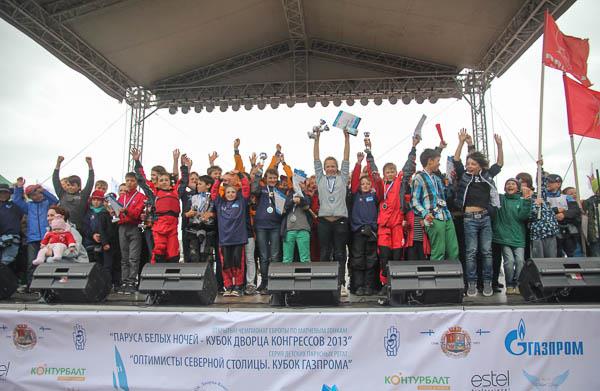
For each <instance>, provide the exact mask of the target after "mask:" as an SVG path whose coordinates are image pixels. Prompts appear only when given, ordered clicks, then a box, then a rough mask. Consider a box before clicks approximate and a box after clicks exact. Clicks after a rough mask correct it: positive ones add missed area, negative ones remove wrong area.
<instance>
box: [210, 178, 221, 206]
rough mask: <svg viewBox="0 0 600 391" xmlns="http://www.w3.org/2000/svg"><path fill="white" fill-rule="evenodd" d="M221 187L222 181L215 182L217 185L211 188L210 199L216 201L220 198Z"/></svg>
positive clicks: (214, 184)
mask: <svg viewBox="0 0 600 391" xmlns="http://www.w3.org/2000/svg"><path fill="white" fill-rule="evenodd" d="M220 187H221V181H220V180H218V179H217V180H215V183H213V185H212V186H211V187H210V199H211V200H213V201H216V200H217V198H219V188H220Z"/></svg>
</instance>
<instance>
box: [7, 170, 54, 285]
mask: <svg viewBox="0 0 600 391" xmlns="http://www.w3.org/2000/svg"><path fill="white" fill-rule="evenodd" d="M23 190H24V191H23ZM23 193H25V195H26V196H27V198H29V200H30V201H31V202H27V201H26V200H25V199H24V198H23ZM13 202H14V203H15V205H17V206H18V207H19V208H20V209H21V211H22V212H23V213H24V214H26V215H27V232H26V234H25V235H26V236H25V240H26V243H27V263H28V270H31V261H33V260H34V259H35V257H36V255H37V253H38V251H40V242H41V241H42V239H43V238H44V235H45V234H46V231H47V230H48V218H47V214H48V208H49V207H50V205H57V204H58V198H56V197H55V196H54V194H52V193H50V192H49V191H48V190H46V189H44V188H43V187H42V185H29V186H27V187H25V179H23V178H18V179H17V183H15V193H14V194H13ZM27 275H28V279H29V280H30V279H31V273H27ZM28 282H31V281H28Z"/></svg>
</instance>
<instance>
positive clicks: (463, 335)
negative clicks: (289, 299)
mask: <svg viewBox="0 0 600 391" xmlns="http://www.w3.org/2000/svg"><path fill="white" fill-rule="evenodd" d="M598 325H600V310H598V309H591V308H588V309H581V308H579V309H562V308H557V309H539V308H535V309H533V308H532V309H530V310H529V309H527V310H511V309H506V310H467V311H462V310H445V311H435V310H432V311H423V312H373V313H367V312H320V313H319V312H301V311H298V312H287V311H286V312H275V313H272V312H186V313H180V312H83V311H82V312H75V311H62V312H56V311H39V312H38V311H0V352H1V355H0V389H1V390H28V391H33V390H44V391H46V390H73V391H74V390H131V391H137V390H139V391H149V390H190V391H192V390H194V391H202V390H204V391H223V390H316V391H323V390H338V391H348V390H384V391H385V390H460V391H464V390H470V391H509V390H513V391H522V390H563V391H570V390H600V376H598V362H600V335H599V333H598Z"/></svg>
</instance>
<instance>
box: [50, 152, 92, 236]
mask: <svg viewBox="0 0 600 391" xmlns="http://www.w3.org/2000/svg"><path fill="white" fill-rule="evenodd" d="M64 160H65V158H64V157H63V156H59V157H58V158H57V159H56V167H55V168H54V173H53V174H52V183H53V184H54V191H55V192H56V195H57V196H58V199H59V200H60V205H61V206H62V207H63V208H64V209H66V210H67V211H68V212H69V216H70V218H69V221H70V222H71V223H73V224H75V227H76V228H77V230H78V231H79V232H81V231H82V229H83V226H82V222H83V216H84V215H85V212H86V211H87V202H88V198H90V194H91V193H92V187H93V185H94V167H93V166H92V158H91V157H86V158H85V161H86V163H87V165H88V169H89V172H88V179H87V182H86V184H85V188H84V189H83V190H81V178H79V177H78V176H77V175H71V176H70V177H68V179H67V181H68V184H67V189H66V190H63V187H62V185H61V182H60V179H59V178H60V165H61V164H62V162H63V161H64Z"/></svg>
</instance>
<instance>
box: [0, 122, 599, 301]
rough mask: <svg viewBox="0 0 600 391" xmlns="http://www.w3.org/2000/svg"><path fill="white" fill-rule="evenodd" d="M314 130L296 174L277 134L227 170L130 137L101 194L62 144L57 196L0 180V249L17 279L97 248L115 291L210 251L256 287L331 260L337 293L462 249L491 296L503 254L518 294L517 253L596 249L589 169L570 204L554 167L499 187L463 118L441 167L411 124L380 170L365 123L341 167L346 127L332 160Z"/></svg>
mask: <svg viewBox="0 0 600 391" xmlns="http://www.w3.org/2000/svg"><path fill="white" fill-rule="evenodd" d="M320 137H321V133H320V132H316V133H315V136H314V149H313V155H314V169H315V172H314V175H313V176H311V177H309V178H307V179H306V178H304V177H302V176H300V175H296V174H295V173H294V172H293V171H292V169H291V168H290V166H289V165H288V164H287V162H286V160H285V157H284V154H283V153H282V148H281V146H280V145H277V147H276V152H275V154H274V156H273V158H272V160H271V162H270V164H269V165H268V166H267V165H266V164H265V160H266V156H260V159H258V157H257V155H256V154H252V156H250V159H249V163H250V166H249V167H250V169H249V171H247V170H246V168H245V166H244V162H243V159H242V157H241V155H240V152H239V147H240V140H239V139H236V140H235V141H234V143H233V149H234V150H233V157H234V168H233V169H232V170H231V171H227V172H224V171H223V170H222V169H221V168H220V167H219V166H217V165H215V162H216V159H217V158H218V154H217V153H216V152H213V153H211V154H210V155H209V167H208V168H207V170H206V174H201V173H199V172H197V171H192V161H191V159H190V158H189V157H188V156H187V155H186V154H180V152H179V151H178V150H175V151H174V152H173V170H172V172H171V173H169V172H168V171H167V170H166V169H165V168H164V167H162V166H154V167H152V168H151V170H150V179H147V178H146V174H145V171H144V168H143V166H142V164H141V161H140V157H141V154H140V152H139V151H137V150H132V151H131V156H132V159H133V160H134V161H135V170H134V172H129V173H127V174H126V175H125V178H124V179H125V181H124V183H123V184H121V185H120V186H119V191H118V193H119V194H118V195H116V196H115V197H114V199H112V201H113V202H112V203H111V202H110V201H111V199H110V197H111V195H109V194H107V190H108V184H107V183H106V182H105V181H102V180H99V181H96V182H94V170H93V166H92V159H91V158H86V162H87V164H88V167H89V174H88V179H87V182H86V184H85V187H84V188H82V181H81V178H79V177H78V176H76V175H72V176H68V177H64V178H62V179H61V175H60V169H61V163H62V162H63V160H64V158H63V157H62V156H60V157H59V158H58V159H57V162H56V167H55V170H54V173H53V176H52V181H53V185H54V190H55V193H56V196H54V195H53V194H52V193H50V192H49V191H47V190H46V189H44V188H43V187H42V186H41V185H29V186H25V180H24V179H22V178H19V179H18V180H17V181H16V183H15V185H14V187H13V188H10V187H9V186H7V185H0V260H1V262H2V263H4V264H10V265H11V267H13V268H14V269H15V270H16V271H17V272H19V273H20V274H21V275H22V276H23V281H24V283H25V284H28V283H30V282H31V276H32V273H33V270H34V269H35V267H36V266H37V265H39V264H41V263H43V262H56V261H59V260H62V261H75V262H88V261H89V262H98V263H99V264H101V265H102V268H103V270H104V272H105V273H106V274H107V275H108V276H110V280H111V281H112V284H113V286H114V290H115V291H116V292H119V293H122V294H131V293H134V292H135V291H136V289H137V284H138V276H139V272H140V270H141V267H142V266H143V263H144V262H151V263H161V262H180V258H182V260H183V261H184V262H213V263H214V266H215V270H216V274H217V281H218V284H219V288H220V290H221V292H222V294H223V295H224V296H241V295H244V294H246V295H252V294H267V293H268V270H269V265H270V264H271V263H273V262H284V263H289V262H294V261H296V262H309V261H313V262H317V261H320V262H336V263H337V264H338V266H339V275H340V289H341V293H342V295H346V294H347V289H348V290H350V292H352V293H353V294H356V295H358V296H363V295H373V294H376V293H377V292H380V293H382V294H383V293H385V289H386V287H387V285H388V276H387V264H388V262H389V261H393V260H426V259H429V260H431V261H436V260H444V259H448V260H460V261H461V262H462V263H463V267H464V270H465V273H464V274H465V291H466V294H467V295H468V296H476V295H478V294H479V292H482V293H483V295H484V296H491V295H493V294H494V292H501V291H502V288H503V286H502V284H500V283H499V281H498V277H499V274H500V268H501V266H502V261H503V266H504V275H505V281H506V285H507V287H506V293H507V294H518V293H519V290H518V280H519V275H520V272H521V269H522V267H523V265H524V262H525V259H527V258H528V257H537V258H540V257H546V258H553V257H562V256H568V257H572V256H578V255H581V254H582V251H583V250H587V251H588V254H590V255H594V256H599V255H600V253H599V252H600V249H599V248H600V239H599V231H600V230H599V229H598V222H599V221H600V214H599V207H598V204H599V200H600V191H599V190H598V179H594V181H593V190H594V194H595V195H594V196H592V197H591V198H590V199H588V200H586V201H584V202H583V204H582V205H581V206H580V205H578V203H577V202H576V201H575V198H574V189H573V188H567V189H561V187H562V179H561V178H560V176H558V175H553V174H552V175H549V174H547V173H545V172H543V170H540V171H541V172H542V173H543V174H542V182H541V183H542V186H541V188H540V189H538V192H539V193H535V189H534V186H533V178H532V176H531V175H529V174H527V173H519V174H517V175H515V176H514V178H510V179H508V180H507V181H506V183H505V184H504V189H503V190H504V193H503V194H500V192H499V191H498V190H499V189H498V188H497V186H496V184H495V182H494V177H495V176H496V175H497V174H498V173H499V172H500V171H501V169H502V166H503V149H502V139H501V138H500V137H499V136H495V137H494V140H495V143H496V145H497V150H498V155H497V156H498V157H497V161H496V163H494V164H493V165H491V166H490V164H489V162H488V160H487V158H486V156H485V155H483V154H482V153H480V152H478V151H475V150H474V147H473V142H472V139H471V136H470V135H468V134H467V132H466V130H464V129H463V130H461V131H460V132H459V135H458V141H459V144H458V148H457V150H456V152H455V153H454V156H453V157H452V158H450V159H449V161H448V169H447V170H446V171H447V172H445V173H442V172H441V170H440V159H441V153H442V151H443V149H444V148H445V147H446V143H445V142H443V141H442V142H441V143H440V145H439V146H438V147H436V148H434V149H430V148H427V149H424V150H423V151H422V152H421V153H420V154H419V162H420V164H421V166H422V169H421V170H420V171H417V146H418V145H419V142H420V138H419V137H418V136H415V137H414V138H413V141H412V147H411V150H410V151H409V153H408V158H407V160H406V161H405V162H404V164H403V165H402V169H401V170H398V168H397V167H399V166H396V164H395V163H394V162H387V163H385V164H384V165H383V166H382V169H381V171H379V169H378V166H377V164H376V162H375V158H374V157H373V153H372V145H371V140H370V139H369V138H368V137H367V138H365V140H364V141H365V151H364V153H363V152H359V153H357V155H356V156H357V162H356V164H355V166H354V168H353V170H352V172H350V141H349V133H348V132H347V131H344V132H343V137H344V152H343V153H344V155H343V158H342V161H341V163H338V160H337V159H336V158H334V157H332V156H329V157H326V158H325V160H324V161H321V156H320ZM464 144H467V145H468V154H467V157H466V160H465V163H464V164H463V163H462V160H461V154H462V149H463V146H464ZM363 163H364V166H363ZM538 165H539V168H541V165H542V162H538ZM281 171H283V173H282V172H281ZM582 216H583V217H584V219H585V221H586V222H587V225H583V226H582V223H581V221H582ZM180 221H181V223H180ZM23 224H24V225H23ZM582 232H583V234H584V236H585V237H586V239H587V242H585V243H586V244H585V247H586V248H583V245H582V241H581V240H580V238H581V233H582ZM179 238H181V243H182V246H183V248H182V249H180V240H179ZM17 259H22V260H23V261H22V262H15V260H17ZM346 267H347V268H348V273H346ZM346 275H348V276H349V283H348V284H347V283H346Z"/></svg>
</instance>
